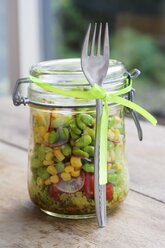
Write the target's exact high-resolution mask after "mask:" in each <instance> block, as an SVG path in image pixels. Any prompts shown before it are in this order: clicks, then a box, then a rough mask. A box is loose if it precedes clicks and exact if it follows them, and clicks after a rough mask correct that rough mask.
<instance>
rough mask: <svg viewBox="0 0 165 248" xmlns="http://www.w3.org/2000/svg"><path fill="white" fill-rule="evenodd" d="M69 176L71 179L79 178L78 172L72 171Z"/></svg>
mask: <svg viewBox="0 0 165 248" xmlns="http://www.w3.org/2000/svg"><path fill="white" fill-rule="evenodd" d="M71 176H72V177H79V176H80V170H76V171H72V172H71Z"/></svg>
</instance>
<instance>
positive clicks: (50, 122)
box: [48, 112, 53, 132]
mask: <svg viewBox="0 0 165 248" xmlns="http://www.w3.org/2000/svg"><path fill="white" fill-rule="evenodd" d="M52 119H53V115H52V112H50V115H49V126H48V132H49V131H50V129H51V126H52Z"/></svg>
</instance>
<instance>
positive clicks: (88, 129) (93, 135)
mask: <svg viewBox="0 0 165 248" xmlns="http://www.w3.org/2000/svg"><path fill="white" fill-rule="evenodd" d="M84 134H88V135H90V136H91V138H92V140H95V131H94V129H92V128H89V127H86V128H85V129H84Z"/></svg>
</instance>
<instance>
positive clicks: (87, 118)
mask: <svg viewBox="0 0 165 248" xmlns="http://www.w3.org/2000/svg"><path fill="white" fill-rule="evenodd" d="M76 122H77V125H78V127H79V128H80V129H82V130H84V129H85V128H86V126H92V125H93V124H94V119H93V117H92V116H91V115H88V114H80V115H77V117H76Z"/></svg>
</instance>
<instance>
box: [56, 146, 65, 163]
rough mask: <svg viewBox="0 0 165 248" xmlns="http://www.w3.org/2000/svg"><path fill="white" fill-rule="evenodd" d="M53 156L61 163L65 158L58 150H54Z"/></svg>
mask: <svg viewBox="0 0 165 248" xmlns="http://www.w3.org/2000/svg"><path fill="white" fill-rule="evenodd" d="M54 155H55V157H56V158H57V159H58V160H59V161H62V160H64V159H65V156H64V155H63V153H62V152H61V150H60V149H57V148H55V149H54Z"/></svg>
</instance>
